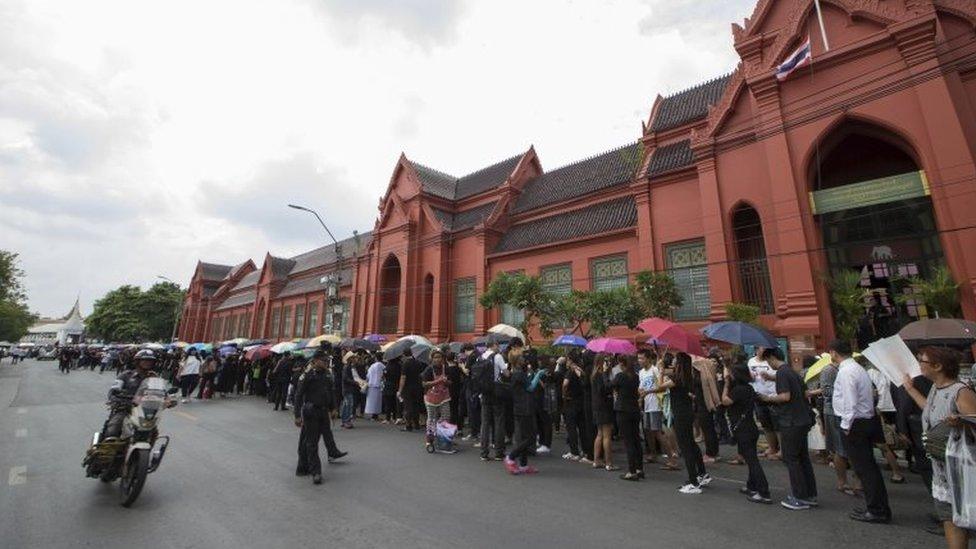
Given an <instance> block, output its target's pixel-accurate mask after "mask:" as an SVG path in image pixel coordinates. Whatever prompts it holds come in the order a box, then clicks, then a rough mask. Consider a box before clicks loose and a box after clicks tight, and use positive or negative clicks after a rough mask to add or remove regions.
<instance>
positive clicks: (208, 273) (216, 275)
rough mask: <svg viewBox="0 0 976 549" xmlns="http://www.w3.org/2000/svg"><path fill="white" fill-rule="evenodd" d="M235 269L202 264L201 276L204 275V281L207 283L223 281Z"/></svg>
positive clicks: (227, 266)
mask: <svg viewBox="0 0 976 549" xmlns="http://www.w3.org/2000/svg"><path fill="white" fill-rule="evenodd" d="M233 268H234V267H233V266H231V265H218V264H216V263H204V262H202V261H201V262H200V274H201V275H203V279H204V280H207V281H214V280H223V279H225V278H227V275H228V274H229V273H230V271H231V269H233Z"/></svg>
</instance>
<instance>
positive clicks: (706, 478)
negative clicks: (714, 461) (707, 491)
mask: <svg viewBox="0 0 976 549" xmlns="http://www.w3.org/2000/svg"><path fill="white" fill-rule="evenodd" d="M711 483H712V475H709V474H708V473H705V474H704V475H702V476H700V477H698V484H699V485H701V486H708V485H709V484H711Z"/></svg>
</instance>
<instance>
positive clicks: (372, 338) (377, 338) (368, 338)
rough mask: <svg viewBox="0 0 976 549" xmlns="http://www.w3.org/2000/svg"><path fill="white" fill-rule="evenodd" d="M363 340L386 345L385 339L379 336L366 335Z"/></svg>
mask: <svg viewBox="0 0 976 549" xmlns="http://www.w3.org/2000/svg"><path fill="white" fill-rule="evenodd" d="M363 339H365V340H366V341H372V342H373V343H376V344H379V343H386V341H387V340H386V337H385V336H382V335H380V334H367V335H366V337H364V338H363Z"/></svg>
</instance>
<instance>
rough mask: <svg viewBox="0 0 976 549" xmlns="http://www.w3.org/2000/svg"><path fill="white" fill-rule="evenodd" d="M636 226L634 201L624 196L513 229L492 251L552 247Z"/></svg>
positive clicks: (519, 225) (514, 226)
mask: <svg viewBox="0 0 976 549" xmlns="http://www.w3.org/2000/svg"><path fill="white" fill-rule="evenodd" d="M636 224H637V206H636V204H635V203H634V198H633V197H631V196H627V197H624V198H618V199H616V200H609V201H607V202H601V203H599V204H595V205H593V206H588V207H586V208H582V209H580V210H574V211H571V212H566V213H559V214H556V215H552V216H549V217H544V218H542V219H536V220H534V221H527V222H525V223H520V224H518V225H513V226H512V227H511V228H509V229H508V232H506V233H505V236H503V237H502V239H501V241H499V242H498V246H496V247H495V250H494V251H495V252H496V253H497V252H512V251H516V250H523V249H525V248H531V247H533V246H540V245H543V244H556V243H558V242H566V241H571V240H576V239H579V238H581V237H585V236H591V235H597V234H600V233H605V232H609V231H615V230H618V229H625V228H627V227H633V226H635V225H636Z"/></svg>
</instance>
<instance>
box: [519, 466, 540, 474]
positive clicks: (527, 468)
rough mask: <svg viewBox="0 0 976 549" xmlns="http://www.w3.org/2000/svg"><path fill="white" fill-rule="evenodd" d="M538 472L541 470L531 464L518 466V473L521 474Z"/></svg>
mask: <svg viewBox="0 0 976 549" xmlns="http://www.w3.org/2000/svg"><path fill="white" fill-rule="evenodd" d="M538 472H539V470H538V469H536V468H535V467H533V466H531V465H526V466H525V467H519V468H518V474H520V475H534V474H536V473H538Z"/></svg>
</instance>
